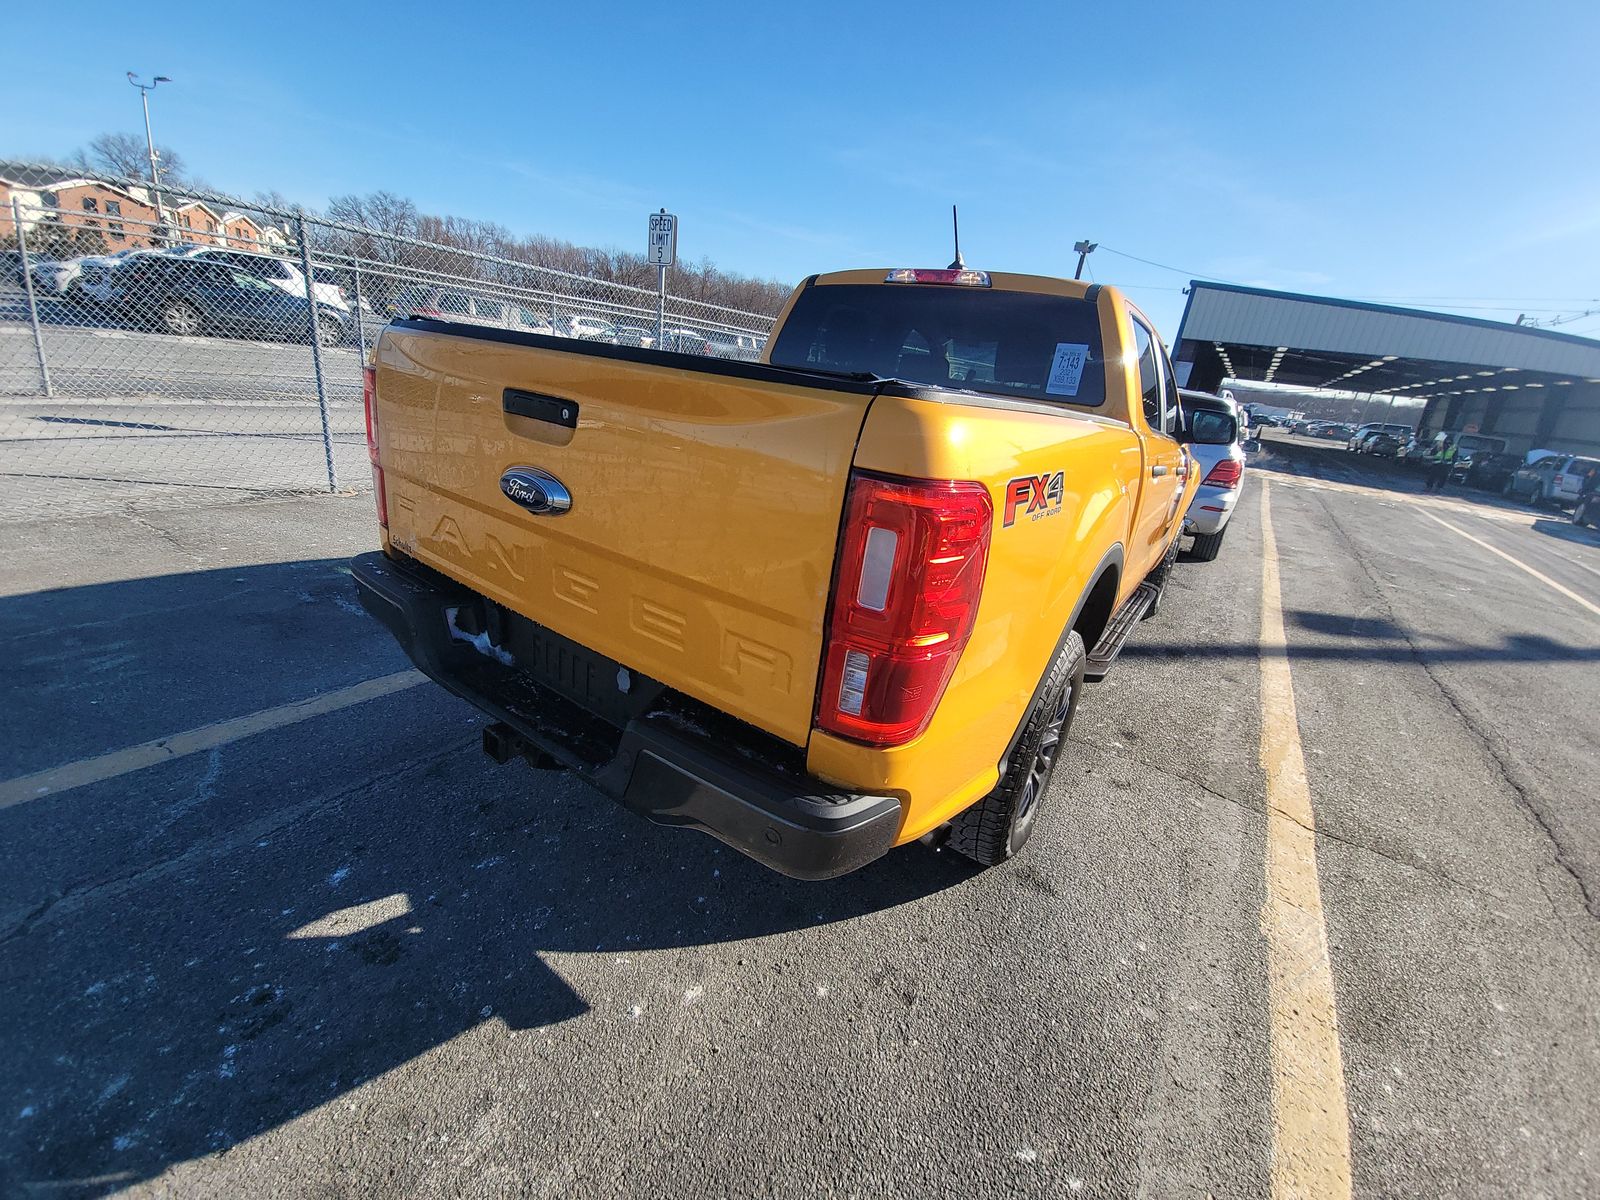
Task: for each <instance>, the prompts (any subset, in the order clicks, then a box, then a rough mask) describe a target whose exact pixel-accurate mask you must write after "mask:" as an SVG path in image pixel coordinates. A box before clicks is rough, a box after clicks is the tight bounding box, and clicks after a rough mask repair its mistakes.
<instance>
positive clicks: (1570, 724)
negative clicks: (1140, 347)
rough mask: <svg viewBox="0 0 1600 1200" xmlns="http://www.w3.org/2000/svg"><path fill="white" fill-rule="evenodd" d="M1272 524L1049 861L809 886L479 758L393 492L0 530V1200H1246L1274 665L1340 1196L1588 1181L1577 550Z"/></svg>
mask: <svg viewBox="0 0 1600 1200" xmlns="http://www.w3.org/2000/svg"><path fill="white" fill-rule="evenodd" d="M1247 487H1248V493H1247V495H1246V496H1245V498H1244V500H1243V501H1242V503H1241V508H1240V510H1239V512H1238V514H1237V516H1236V518H1235V522H1234V525H1233V527H1232V529H1231V530H1230V532H1229V534H1228V538H1227V541H1226V543H1225V545H1224V547H1223V550H1222V553H1221V556H1220V557H1219V558H1218V559H1217V561H1216V562H1214V563H1210V564H1200V563H1182V564H1181V565H1180V570H1179V573H1178V574H1177V576H1176V578H1175V582H1174V584H1173V588H1172V591H1171V592H1170V593H1169V596H1168V599H1167V601H1166V603H1165V604H1164V605H1163V607H1162V610H1161V613H1160V615H1159V616H1157V617H1156V618H1154V619H1152V620H1151V621H1149V622H1147V623H1145V624H1144V626H1143V627H1142V628H1141V629H1140V630H1139V632H1138V633H1137V634H1136V636H1135V639H1134V641H1133V642H1132V644H1131V645H1130V646H1129V648H1128V650H1127V651H1126V652H1125V654H1124V657H1123V659H1122V661H1120V662H1119V664H1118V665H1117V667H1116V669H1115V670H1114V671H1113V673H1112V674H1111V676H1110V677H1109V678H1108V679H1107V680H1106V681H1105V682H1104V683H1102V684H1099V685H1094V686H1092V687H1091V688H1090V689H1089V691H1088V693H1087V694H1086V696H1085V699H1084V702H1083V704H1082V706H1081V708H1080V710H1079V716H1078V720H1077V723H1076V725H1075V727H1074V730H1073V736H1072V739H1071V751H1072V752H1071V754H1070V756H1069V757H1068V758H1067V759H1066V761H1065V763H1064V765H1063V768H1062V770H1061V771H1060V772H1059V773H1058V775H1057V777H1056V781H1055V784H1054V787H1053V789H1052V792H1051V794H1050V796H1049V798H1048V807H1047V808H1046V810H1045V812H1044V814H1043V815H1042V817H1041V827H1040V829H1039V831H1038V832H1037V833H1036V835H1035V839H1034V842H1033V844H1032V845H1031V846H1030V847H1029V849H1028V851H1027V852H1026V853H1025V854H1024V856H1022V857H1021V858H1020V859H1018V860H1016V861H1015V862H1013V863H1010V864H1007V865H1005V866H1002V867H999V868H996V869H993V870H991V871H988V872H984V873H974V872H973V871H971V870H970V869H968V868H967V867H965V866H964V865H963V864H962V863H961V861H960V860H957V859H954V858H952V857H951V856H949V855H947V854H943V853H940V852H937V851H935V850H932V849H929V848H927V847H924V846H920V845H918V846H911V847H908V848H904V849H901V850H898V851H896V852H894V853H893V854H891V855H890V856H889V857H888V858H886V859H884V860H882V861H880V862H878V863H876V864H874V865H873V866H871V867H869V868H867V869H866V870H864V871H862V872H860V873H858V874H856V875H853V876H849V877H846V878H844V879H841V880H837V881H834V882H831V883H821V884H818V883H799V882H795V881H791V880H787V879H783V878H781V877H778V876H775V875H773V874H770V873H768V872H766V871H765V870H763V869H762V868H760V867H757V866H755V865H754V864H752V863H749V862H747V861H745V860H743V859H742V858H740V857H738V856H737V855H735V854H733V853H732V852H731V851H728V850H726V849H724V848H722V847H720V846H719V845H718V844H717V843H715V842H713V841H711V840H710V839H707V838H703V837H700V836H698V835H695V834H691V833H684V832H678V831H672V830H668V829H662V828H657V827H654V826H651V825H649V824H647V823H644V822H642V821H640V820H638V819H637V818H635V817H633V816H631V815H629V814H627V813H625V812H624V811H622V810H621V809H620V808H618V807H616V806H615V805H613V804H611V803H610V802H609V801H607V800H605V799H603V798H601V797H599V796H598V795H597V794H594V793H591V792H590V791H588V790H587V789H586V788H584V787H583V786H581V785H578V784H575V783H574V782H572V781H571V780H570V779H568V778H566V777H563V776H560V775H551V774H544V773H537V772H533V771H530V770H528V769H526V768H523V767H520V766H518V767H496V766H494V765H493V764H492V763H490V762H489V760H487V759H486V758H485V757H484V756H483V755H482V754H481V753H480V751H479V750H478V736H479V735H478V731H479V729H480V726H481V723H482V722H481V719H480V718H479V717H478V716H477V714H476V713H475V711H474V710H472V709H470V708H469V707H467V706H466V705H464V704H463V703H461V702H459V701H457V700H455V699H453V698H451V697H449V696H448V695H446V694H445V693H443V692H442V690H440V689H438V688H436V687H434V686H432V685H431V684H427V683H423V682H419V680H418V679H417V678H416V677H415V676H413V675H411V674H409V673H408V670H409V664H408V663H407V662H406V660H405V659H404V657H403V655H402V654H401V653H400V651H399V650H398V649H397V648H396V646H395V645H394V643H393V641H392V639H390V638H389V636H388V635H387V634H386V633H385V632H384V631H383V630H382V629H381V628H380V627H379V626H378V625H377V624H376V622H374V621H372V620H371V619H369V618H368V617H367V616H366V615H365V614H364V613H363V612H362V611H361V610H360V608H359V607H358V606H357V605H356V604H355V601H354V596H353V593H352V590H351V587H350V583H349V580H348V577H347V576H346V574H345V573H344V563H345V561H346V559H347V558H348V557H349V556H350V555H351V554H353V553H355V552H357V551H360V550H364V549H367V548H369V547H370V546H371V545H372V544H373V533H374V527H373V517H372V512H371V500H370V497H354V498H352V497H328V496H323V497H302V498H291V499H277V500H271V501H256V502H250V503H237V504H224V505H216V504H210V505H207V506H204V507H201V506H196V505H189V506H186V507H176V508H151V509H142V510H139V511H138V512H136V513H131V514H130V513H128V512H122V513H118V514H115V515H105V516H99V517H94V518H86V519H83V520H77V521H68V522H63V521H53V522H41V523H36V524H13V525H9V526H4V527H0V546H3V547H4V549H5V553H4V555H3V556H0V639H3V641H4V644H5V653H6V656H7V662H8V670H7V671H6V672H5V674H4V676H3V677H0V689H3V692H0V694H3V697H4V702H5V711H6V712H7V714H8V717H9V724H10V728H11V730H12V732H11V735H10V736H8V737H7V738H6V739H5V741H4V743H3V745H0V855H3V859H4V869H3V870H0V1021H3V1024H4V1028H5V1030H6V1032H5V1035H4V1038H3V1040H0V1190H3V1191H5V1192H6V1193H7V1194H16V1195H39V1196H46V1195H48V1196H60V1195H78V1194H84V1195H92V1194H101V1193H106V1192H111V1191H116V1190H119V1189H128V1190H129V1191H130V1192H131V1193H132V1194H136V1195H137V1194H149V1195H177V1196H221V1195H256V1194H272V1193H277V1194H282V1195H367V1194H397V1193H398V1194H406V1195H419V1196H432V1195H470V1196H499V1195H507V1194H525V1195H573V1196H610V1195H619V1194H628V1195H649V1196H674V1195H739V1196H744V1195H784V1196H788V1195H805V1196H813V1195H839V1196H886V1195H901V1196H920V1195H961V1196H1001V1195H1006V1196H1013V1195H1028V1196H1050V1197H1057V1196H1065V1195H1077V1194H1083V1195H1098V1196H1108V1197H1110V1196H1127V1195H1133V1194H1141V1195H1148V1196H1158V1197H1166V1196H1206V1195H1214V1196H1244V1195H1262V1194H1265V1193H1267V1192H1268V1191H1269V1190H1271V1182H1272V1179H1273V1165H1274V1162H1275V1157H1276V1156H1279V1155H1281V1154H1282V1153H1283V1137H1284V1130H1283V1128H1282V1119H1281V1112H1280V1110H1281V1105H1275V1103H1274V1079H1275V1078H1277V1075H1276V1073H1275V1063H1276V1062H1277V1061H1278V1059H1277V1056H1278V1055H1279V1054H1280V1053H1281V1051H1282V1047H1281V1046H1280V1044H1279V1042H1278V1040H1277V1036H1276V1034H1275V1029H1276V1028H1277V1021H1278V1018H1279V1016H1280V1015H1281V1014H1280V1013H1279V1012H1278V1011H1277V1007H1276V1004H1275V1001H1274V999H1273V996H1272V995H1270V994H1269V986H1268V976H1269V963H1268V948H1267V939H1266V938H1265V936H1264V916H1263V914H1264V910H1265V908H1266V905H1267V894H1266V892H1267V883H1266V879H1267V875H1266V871H1267V862H1268V855H1269V850H1270V846H1269V832H1268V830H1269V817H1270V816H1271V814H1270V813H1269V811H1268V802H1267V797H1268V790H1267V786H1266V782H1265V778H1264V774H1263V771H1262V768H1261V765H1260V761H1261V757H1260V756H1261V746H1262V740H1263V738H1262V733H1263V724H1264V716H1263V706H1262V700H1261V696H1262V686H1263V683H1262V681H1263V671H1264V670H1265V669H1267V666H1268V664H1269V663H1272V662H1277V663H1278V664H1279V665H1280V666H1281V664H1282V663H1284V662H1286V663H1287V664H1288V669H1289V672H1290V675H1291V677H1292V688H1293V701H1294V708H1295V711H1296V712H1297V714H1298V736H1299V740H1300V742H1301V743H1302V744H1303V750H1304V758H1305V782H1306V785H1307V788H1308V791H1309V796H1310V800H1311V803H1312V805H1313V807H1314V809H1315V825H1316V842H1315V859H1316V862H1315V865H1316V868H1317V870H1318V871H1319V872H1320V880H1321V884H1320V886H1321V892H1320V904H1321V911H1322V916H1323V920H1324V922H1325V927H1326V935H1327V944H1328V955H1329V960H1330V962H1331V975H1332V982H1333V998H1334V1000H1335V1001H1336V1004H1337V1034H1338V1045H1339V1048H1340V1050H1341V1052H1342V1061H1343V1079H1342V1082H1343V1091H1344V1094H1345V1102H1346V1104H1347V1112H1348V1128H1349V1145H1350V1162H1351V1170H1352V1176H1353V1183H1354V1190H1355V1192H1356V1193H1357V1194H1358V1195H1364V1196H1389V1195H1408V1196H1409V1195H1463V1196H1472V1195H1523V1196H1579V1195H1594V1194H1597V1193H1600V1100H1597V1098H1596V1094H1595V1090H1594V1086H1593V1080H1594V1078H1595V1077H1596V1075H1597V1073H1600V1037H1597V1029H1600V970H1597V959H1596V955H1597V953H1600V924H1597V918H1600V813H1597V811H1596V808H1595V804H1594V799H1595V796H1596V794H1597V789H1596V786H1595V778H1596V774H1597V766H1600V737H1597V733H1600V729H1597V721H1596V715H1595V714H1596V712H1597V711H1600V688H1597V687H1596V683H1595V679H1596V670H1595V665H1594V664H1595V662H1596V660H1597V659H1600V539H1597V538H1596V537H1595V536H1594V534H1593V533H1592V532H1589V531H1580V530H1577V529H1575V528H1573V527H1572V526H1570V525H1568V524H1566V523H1564V522H1563V521H1561V520H1559V519H1557V518H1556V517H1555V516H1552V515H1536V514H1532V513H1529V512H1527V511H1525V510H1521V509H1517V508H1513V507H1511V506H1505V505H1500V504H1497V503H1490V502H1481V501H1479V500H1478V499H1463V498H1462V497H1459V496H1449V495H1447V496H1445V497H1442V498H1434V497H1423V496H1421V495H1419V494H1417V493H1418V492H1419V491H1420V488H1419V487H1418V486H1417V483H1416V481H1415V480H1414V479H1413V478H1411V477H1407V476H1404V475H1401V474H1398V473H1397V472H1396V471H1394V470H1393V469H1392V468H1389V467H1387V466H1382V465H1378V464H1372V463H1369V462H1366V461H1365V460H1355V459H1353V458H1352V457H1351V456H1348V455H1345V454H1343V453H1342V452H1340V451H1339V450H1337V449H1334V448H1332V447H1331V446H1329V445H1327V444H1322V445H1317V444H1310V443H1306V442H1304V441H1301V440H1297V439H1288V438H1280V439H1276V440H1269V441H1268V442H1267V443H1266V448H1265V450H1264V451H1263V453H1262V454H1261V455H1260V456H1258V458H1257V459H1256V461H1255V463H1254V464H1253V469H1252V470H1251V472H1250V473H1249V475H1248V483H1247ZM1269 523H1270V529H1271V531H1272V537H1273V541H1272V543H1271V546H1270V547H1269V546H1268V544H1267V542H1266V539H1265V536H1264V535H1265V532H1266V530H1267V528H1268V526H1269ZM1267 555H1270V556H1271V557H1272V559H1273V560H1274V561H1275V562H1276V564H1277V567H1278V576H1277V581H1278V586H1279V589H1280V590H1281V612H1282V620H1283V627H1284V632H1285V637H1286V643H1287V653H1286V655H1279V656H1277V657H1276V658H1273V657H1272V656H1270V655H1268V656H1264V655H1263V652H1262V648H1261V646H1262V630H1263V612H1264V606H1263V600H1264V596H1263V561H1264V556H1267ZM295 706H298V707H295ZM1266 716H1267V720H1268V721H1270V720H1271V719H1272V716H1273V714H1272V712H1271V711H1269V712H1268V713H1267V715H1266ZM186 731H200V732H199V733H196V734H189V735H188V736H176V735H183V734H185V733H186ZM149 743H154V745H147V744H149ZM1339 1117H1340V1114H1338V1113H1324V1114H1323V1117H1322V1119H1325V1120H1329V1121H1334V1120H1337V1119H1339Z"/></svg>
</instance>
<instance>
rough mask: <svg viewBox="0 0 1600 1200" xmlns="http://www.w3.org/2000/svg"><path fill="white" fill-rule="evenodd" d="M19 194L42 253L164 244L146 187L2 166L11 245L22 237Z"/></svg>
mask: <svg viewBox="0 0 1600 1200" xmlns="http://www.w3.org/2000/svg"><path fill="white" fill-rule="evenodd" d="M13 198H15V200H16V206H17V208H18V209H20V210H21V214H22V227H23V230H24V231H25V232H26V233H27V234H28V236H29V237H30V238H36V239H37V241H38V243H39V249H40V252H41V253H44V252H45V251H46V249H47V245H48V246H49V247H52V248H68V249H70V250H71V251H72V252H73V253H77V254H109V253H115V252H116V251H118V250H139V249H143V248H145V247H147V246H153V245H159V244H160V239H159V238H158V236H157V234H158V232H159V226H158V215H157V213H156V209H155V205H154V204H153V203H152V202H151V199H150V196H149V193H148V192H146V191H145V189H143V188H136V187H128V188H122V187H118V186H116V185H114V184H110V183H104V182H102V181H100V180H98V179H85V178H82V177H76V178H74V177H64V176H61V175H48V176H47V175H41V174H39V173H38V172H30V171H7V170H6V169H5V168H4V166H3V165H0V241H4V242H6V243H7V244H10V243H11V242H13V241H14V239H15V238H16V223H15V220H14V219H13V216H12V213H13V209H12V200H13ZM52 210H54V211H52Z"/></svg>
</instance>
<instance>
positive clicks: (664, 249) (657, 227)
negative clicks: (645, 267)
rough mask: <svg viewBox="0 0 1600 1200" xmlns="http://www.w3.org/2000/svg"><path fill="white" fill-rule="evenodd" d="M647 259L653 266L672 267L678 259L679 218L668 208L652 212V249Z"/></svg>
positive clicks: (646, 256) (647, 253) (646, 255)
mask: <svg viewBox="0 0 1600 1200" xmlns="http://www.w3.org/2000/svg"><path fill="white" fill-rule="evenodd" d="M645 261H646V262H648V263H649V264H650V265H651V266H652V267H670V266H672V265H673V264H674V263H676V262H677V261H678V218H677V217H676V216H674V215H673V214H672V213H669V212H668V211H667V210H666V209H662V210H661V211H660V212H656V213H651V214H650V249H649V250H648V251H647V252H646V254H645Z"/></svg>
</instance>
